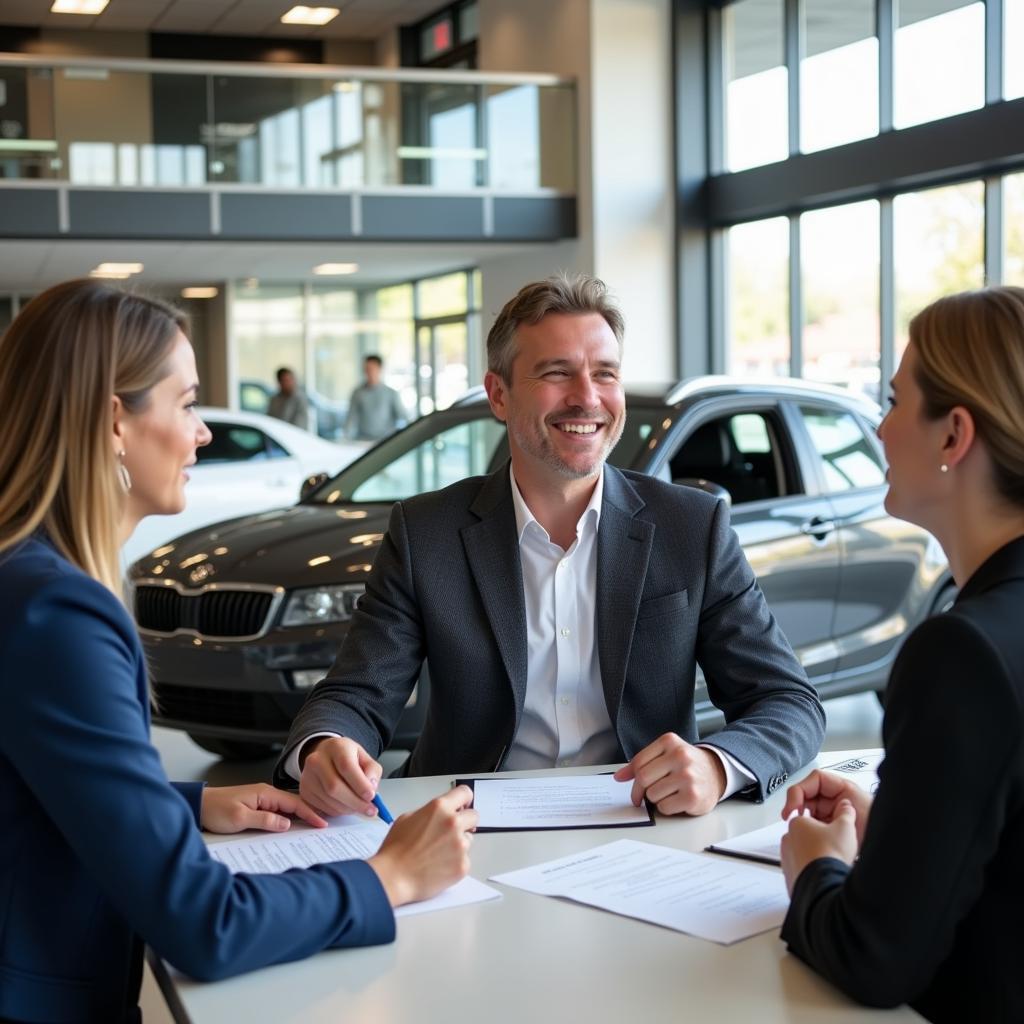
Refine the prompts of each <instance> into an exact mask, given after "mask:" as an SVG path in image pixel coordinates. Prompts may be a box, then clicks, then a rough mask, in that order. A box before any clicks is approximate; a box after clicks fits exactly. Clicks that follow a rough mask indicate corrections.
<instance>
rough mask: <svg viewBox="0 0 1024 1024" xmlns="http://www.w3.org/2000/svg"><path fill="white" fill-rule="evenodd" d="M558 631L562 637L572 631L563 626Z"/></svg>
mask: <svg viewBox="0 0 1024 1024" xmlns="http://www.w3.org/2000/svg"><path fill="white" fill-rule="evenodd" d="M558 632H559V633H561V634H562V636H563V637H567V636H568V635H569V634H570V633H571V632H572V631H571V630H570V629H568V628H567V627H565V626H563V627H562V628H561V629H560V630H559V631H558Z"/></svg>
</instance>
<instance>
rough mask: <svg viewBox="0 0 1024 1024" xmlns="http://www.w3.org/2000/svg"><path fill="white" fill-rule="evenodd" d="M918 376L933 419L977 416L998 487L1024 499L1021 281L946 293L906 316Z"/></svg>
mask: <svg viewBox="0 0 1024 1024" xmlns="http://www.w3.org/2000/svg"><path fill="white" fill-rule="evenodd" d="M910 341H911V343H912V344H913V345H914V350H915V353H916V355H917V369H916V373H915V378H916V380H917V384H918V386H919V387H920V388H921V391H922V392H923V393H924V412H925V415H926V416H928V417H929V418H930V419H938V418H939V417H940V416H944V415H945V414H946V413H947V412H949V410H950V409H952V408H953V407H954V406H956V405H962V406H963V407H964V408H966V409H967V410H968V411H969V412H970V414H971V416H973V418H974V422H975V428H976V430H977V433H978V437H979V438H980V439H981V441H982V443H983V444H984V445H985V449H986V450H987V451H988V454H989V456H990V457H991V459H992V465H993V468H994V471H995V484H996V489H997V490H998V492H999V494H1000V495H1002V497H1004V498H1005V499H1006V500H1008V501H1010V502H1011V503H1013V504H1014V505H1024V288H1014V287H1009V286H1005V287H1001V288H983V289H981V290H979V291H971V292H960V293H959V294H957V295H948V296H946V297H945V298H942V299H939V300H938V301H936V302H933V303H932V304H931V305H930V306H926V307H925V308H924V309H922V310H921V312H920V313H918V314H917V316H915V317H914V319H913V320H911V321H910Z"/></svg>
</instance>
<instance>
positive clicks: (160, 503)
mask: <svg viewBox="0 0 1024 1024" xmlns="http://www.w3.org/2000/svg"><path fill="white" fill-rule="evenodd" d="M183 327H184V321H183V319H182V318H181V316H180V314H178V313H177V312H176V311H175V310H173V309H171V308H170V307H167V306H165V305H163V304H162V303H158V302H154V301H151V300H148V299H145V298H142V297H139V296H135V295H128V294H126V293H124V292H120V291H118V290H116V289H114V288H111V287H109V286H107V285H105V284H102V283H100V282H97V281H72V282H69V283H67V284H64V285H58V286H56V287H55V288H51V289H50V290H49V291H47V292H44V293H43V294H42V295H40V296H39V297H38V298H36V299H34V300H33V301H32V302H30V303H29V304H28V305H27V306H26V307H25V309H24V311H23V312H22V313H21V314H20V316H19V317H18V318H17V320H16V321H15V322H14V323H13V324H12V325H11V327H10V328H9V329H8V330H7V332H6V334H4V335H3V337H2V338H0V409H2V410H3V415H4V435H5V436H4V442H3V445H2V446H0V709H2V710H0V808H3V821H2V825H0V1020H3V1021H5V1022H6V1021H19V1022H27V1021H46V1022H49V1024H61V1022H87V1021H90V1022H91V1021H104V1022H111V1024H116V1022H126V1021H137V1020H138V1017H139V1011H138V993H139V982H140V978H141V971H142V942H148V943H149V944H150V945H151V946H152V947H153V948H154V949H155V950H156V951H157V952H158V953H159V954H161V955H162V956H164V957H166V958H167V959H168V960H169V961H170V962H171V963H172V964H174V965H175V966H176V967H178V968H180V969H181V970H184V971H185V972H187V973H189V974H192V975H194V976H195V977H198V978H200V979H213V978H221V977H225V976H227V975H230V974H237V973H238V972H240V971H247V970H252V969H254V968H257V967H261V966H263V965H265V964H270V963H277V962H280V961H284V960H294V959H298V958H300V957H303V956H309V955H310V954H312V953H315V952H317V951H318V950H320V949H323V948H325V947H329V946H361V945H370V944H373V943H379V942H388V941H390V940H391V939H393V938H394V934H395V923H394V915H393V913H392V907H395V906H398V905H400V904H402V903H406V902H410V901H413V900H419V899H423V898H425V897H427V896H430V895H433V894H434V893H435V892H437V891H439V890H440V889H442V888H444V887H445V886H446V885H449V884H451V883H452V882H454V881H456V880H457V879H458V878H460V877H461V876H462V875H464V874H465V872H466V870H467V866H468V861H467V848H468V845H469V840H470V838H471V837H470V835H469V830H471V829H472V828H473V826H474V824H475V822H476V813H475V812H474V811H472V810H470V809H467V805H468V802H469V801H470V800H471V794H470V792H469V790H468V789H466V788H465V787H459V788H458V789H454V790H452V791H451V792H450V793H448V794H446V795H445V796H443V797H440V798H439V799H438V800H435V801H434V802H433V803H432V804H429V805H428V806H427V807H425V808H423V809H422V810H421V811H418V812H416V813H415V814H413V815H411V816H409V817H408V818H406V819H399V821H398V822H397V823H396V824H395V825H394V827H393V829H392V830H391V832H390V833H389V834H388V837H387V838H386V839H385V840H384V843H383V845H382V846H381V848H380V850H379V852H378V853H377V854H376V855H375V856H373V857H371V858H370V859H369V860H368V861H365V862H364V861H361V860H351V861H342V862H336V863H331V864H321V865H317V866H316V867H312V868H309V869H307V870H303V871H288V872H285V873H284V874H280V875H246V874H238V875H231V874H230V873H229V872H228V870H227V868H225V867H224V866H223V865H222V864H219V863H217V862H215V861H214V860H213V859H212V858H211V857H210V856H209V854H208V853H207V850H206V846H205V845H204V843H203V841H202V838H201V836H200V832H199V829H200V828H206V829H209V830H211V831H216V832H235V831H240V830H241V829H243V828H265V829H273V830H275V831H281V830H283V829H286V828H288V825H289V819H288V818H287V817H286V815H289V814H295V815H298V816H300V817H302V818H305V819H306V820H307V821H309V822H311V823H312V824H319V825H323V824H324V822H323V821H322V819H320V818H319V817H318V815H317V814H316V813H315V812H314V811H313V810H312V809H311V808H309V807H308V806H307V805H306V804H304V803H303V801H302V800H300V799H299V798H298V797H296V796H294V795H292V794H289V793H283V792H280V791H278V790H275V789H273V788H272V787H270V786H267V785H262V784H260V785H252V786H238V787H233V788H230V789H225V790H218V789H206V788H204V787H203V786H202V784H200V783H185V784H180V785H172V784H171V783H169V782H168V781H167V778H166V776H165V775H164V773H163V769H162V768H161V766H160V759H159V757H158V756H157V753H156V751H155V750H154V749H153V747H152V745H151V743H150V741H149V702H148V690H147V680H146V669H145V661H144V659H143V655H142V649H141V646H140V644H139V639H138V636H137V635H136V632H135V628H134V625H133V624H132V621H131V619H130V617H129V615H128V613H127V610H126V609H125V607H124V606H123V604H122V603H121V601H120V599H119V597H118V596H117V595H118V593H119V591H120V569H119V565H118V547H119V545H120V543H121V542H122V541H123V540H124V539H125V538H126V537H127V536H128V535H129V534H130V533H131V531H132V530H133V529H134V527H135V525H136V524H137V523H138V521H139V520H140V519H141V518H142V517H143V516H144V515H149V514H160V513H163V514H167V513H173V512H178V511H180V510H181V508H182V507H183V506H184V489H185V482H186V480H187V479H188V473H187V467H188V466H190V465H191V464H192V463H194V462H195V453H196V448H197V447H198V446H200V445H203V444H207V443H208V442H209V439H210V434H209V431H208V430H207V429H206V426H205V425H204V424H203V422H202V421H201V420H200V419H199V417H198V416H197V415H196V412H195V405H196V401H195V397H196V388H197V386H198V381H197V380H196V368H195V357H194V356H193V353H192V348H191V346H190V345H189V343H188V340H187V339H186V337H185V335H184V333H183ZM366 768H367V771H368V772H371V773H372V775H373V779H374V781H376V779H378V778H379V774H378V773H379V765H376V764H375V763H374V764H373V765H368V766H366ZM362 796H363V797H365V801H366V802H364V803H362V804H361V805H360V808H361V809H362V810H364V811H366V812H367V813H371V807H372V805H371V804H370V803H369V801H370V799H371V798H372V796H373V793H372V792H370V793H365V794H362ZM352 806H355V804H352ZM373 813H375V812H373Z"/></svg>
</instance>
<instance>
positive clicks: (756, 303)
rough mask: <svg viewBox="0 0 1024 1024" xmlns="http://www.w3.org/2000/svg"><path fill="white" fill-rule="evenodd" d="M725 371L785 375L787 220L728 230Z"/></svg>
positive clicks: (787, 263) (787, 273)
mask: <svg viewBox="0 0 1024 1024" xmlns="http://www.w3.org/2000/svg"><path fill="white" fill-rule="evenodd" d="M728 260H729V299H728V301H729V335H728V337H729V343H728V367H729V372H730V373H737V374H773V375H774V374H788V373H789V352H790V346H789V221H788V220H787V219H786V218H785V217H776V218H773V219H772V220H763V221H754V222H753V223H750V224H737V225H736V227H734V228H730V229H729V235H728Z"/></svg>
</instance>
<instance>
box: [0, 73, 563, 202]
mask: <svg viewBox="0 0 1024 1024" xmlns="http://www.w3.org/2000/svg"><path fill="white" fill-rule="evenodd" d="M0 179H42V180H58V181H65V182H70V183H71V184H74V185H89V186H93V185H100V186H121V187H124V186H145V187H160V186H185V187H189V186H191V187H206V186H211V185H248V186H256V187H265V188H276V189H335V188H337V189H361V188H365V189H375V188H389V187H394V186H426V187H430V188H434V189H438V190H446V191H459V192H462V191H468V190H474V189H491V190H495V191H502V192H516V193H521V192H531V191H537V190H541V189H555V190H558V191H561V192H568V193H572V192H575V188H576V100H575V88H574V86H573V83H572V82H571V81H569V80H566V79H561V78H557V77H555V76H550V75H514V74H500V75H499V74H483V73H478V72H468V71H460V72H434V71H411V70H404V69H402V70H399V69H382V68H339V67H323V68H320V67H317V68H313V67H310V66H308V65H305V66H302V67H288V68H284V67H277V66H273V65H256V66H254V65H236V64H195V63H191V62H177V61H157V60H153V61H132V60H110V61H101V60H98V59H74V60H72V59H67V60H57V59H54V58H46V59H44V58H31V57H22V56H20V55H18V56H15V55H0Z"/></svg>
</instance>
